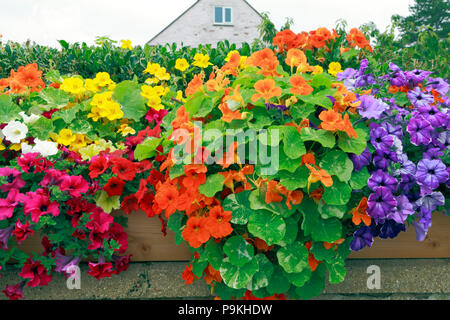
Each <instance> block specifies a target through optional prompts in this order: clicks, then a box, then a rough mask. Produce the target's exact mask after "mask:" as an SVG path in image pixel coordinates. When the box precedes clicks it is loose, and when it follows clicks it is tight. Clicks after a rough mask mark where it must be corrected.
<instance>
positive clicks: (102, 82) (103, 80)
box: [94, 72, 114, 87]
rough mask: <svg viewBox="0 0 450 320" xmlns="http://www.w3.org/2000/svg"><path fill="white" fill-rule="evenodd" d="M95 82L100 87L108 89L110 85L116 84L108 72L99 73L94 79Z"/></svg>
mask: <svg viewBox="0 0 450 320" xmlns="http://www.w3.org/2000/svg"><path fill="white" fill-rule="evenodd" d="M94 81H95V82H96V83H97V84H98V85H99V86H100V87H107V86H109V85H110V84H112V83H114V81H112V80H111V76H110V75H109V73H108V72H99V73H97V75H96V76H95V78H94Z"/></svg>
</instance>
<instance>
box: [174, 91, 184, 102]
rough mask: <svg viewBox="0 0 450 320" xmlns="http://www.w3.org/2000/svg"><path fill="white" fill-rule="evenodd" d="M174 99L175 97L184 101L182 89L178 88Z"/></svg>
mask: <svg viewBox="0 0 450 320" xmlns="http://www.w3.org/2000/svg"><path fill="white" fill-rule="evenodd" d="M175 99H177V100H178V101H181V102H185V101H186V99H185V98H183V91H182V90H178V91H177V96H176V97H175Z"/></svg>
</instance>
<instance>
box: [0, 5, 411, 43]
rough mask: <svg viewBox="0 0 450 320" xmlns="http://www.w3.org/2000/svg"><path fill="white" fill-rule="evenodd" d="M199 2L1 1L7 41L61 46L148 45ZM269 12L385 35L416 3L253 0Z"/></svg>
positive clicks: (304, 23)
mask: <svg viewBox="0 0 450 320" xmlns="http://www.w3.org/2000/svg"><path fill="white" fill-rule="evenodd" d="M194 2H195V0H120V1H119V0H0V34H3V39H2V40H3V41H5V40H13V41H17V42H24V41H26V40H27V39H31V40H32V41H35V42H37V43H39V44H46V45H52V46H58V44H57V41H56V40H59V39H64V40H67V41H69V42H83V41H84V42H87V43H88V44H92V43H93V42H94V40H95V37H96V36H109V37H110V38H112V39H115V40H121V39H130V40H131V41H132V43H133V45H137V44H141V45H143V44H145V43H146V42H147V41H148V40H150V39H151V38H152V37H153V36H154V35H156V34H157V33H158V32H159V31H160V30H162V29H163V28H164V27H165V26H167V25H168V24H169V23H170V22H172V21H173V20H174V19H175V18H176V17H178V16H179V15H180V14H181V13H182V12H183V11H184V10H186V9H187V8H188V7H189V6H190V5H192V4H193V3H194ZM248 2H249V3H250V4H251V5H253V6H254V7H255V9H256V10H258V11H260V12H264V11H265V12H269V13H270V17H271V19H272V21H273V22H274V23H275V25H276V26H277V27H279V26H280V25H282V24H283V23H284V21H285V19H286V17H291V18H293V19H294V21H295V25H294V27H293V28H292V29H293V30H294V31H296V32H300V31H309V30H313V29H316V28H318V27H321V26H325V27H328V28H332V27H333V26H334V25H335V22H336V21H337V20H338V19H345V20H346V21H347V22H348V27H358V26H360V25H361V24H363V23H366V22H369V21H373V22H375V24H376V25H377V26H378V27H379V28H380V29H381V30H384V29H385V28H386V27H387V26H388V25H389V23H390V17H391V16H392V15H393V14H400V15H407V14H408V5H410V4H412V3H413V2H414V1H413V0H249V1H248Z"/></svg>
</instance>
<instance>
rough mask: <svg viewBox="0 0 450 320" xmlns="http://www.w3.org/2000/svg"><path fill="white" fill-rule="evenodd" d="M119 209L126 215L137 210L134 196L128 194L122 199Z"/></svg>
mask: <svg viewBox="0 0 450 320" xmlns="http://www.w3.org/2000/svg"><path fill="white" fill-rule="evenodd" d="M120 209H122V210H123V211H124V212H125V213H126V214H130V213H131V212H133V211H137V210H139V204H138V199H137V198H136V195H134V194H130V195H128V196H126V197H125V198H123V200H122V203H121V205H120Z"/></svg>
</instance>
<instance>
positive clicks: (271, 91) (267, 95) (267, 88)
mask: <svg viewBox="0 0 450 320" xmlns="http://www.w3.org/2000/svg"><path fill="white" fill-rule="evenodd" d="M255 90H256V92H257V93H255V94H254V95H253V96H252V101H253V102H256V101H258V100H259V99H260V98H263V99H264V101H266V102H267V101H268V100H270V99H271V98H273V97H279V96H280V95H281V88H280V87H276V86H275V81H274V80H272V79H264V80H259V81H258V82H256V83H255Z"/></svg>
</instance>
